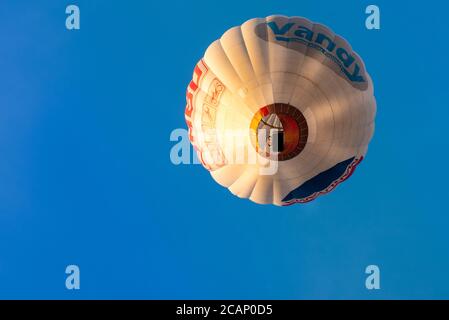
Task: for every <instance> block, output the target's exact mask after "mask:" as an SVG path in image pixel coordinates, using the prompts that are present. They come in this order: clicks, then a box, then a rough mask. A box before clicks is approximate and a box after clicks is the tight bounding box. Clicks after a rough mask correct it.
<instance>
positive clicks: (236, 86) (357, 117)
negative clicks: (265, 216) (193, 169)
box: [185, 16, 376, 205]
mask: <svg viewBox="0 0 449 320" xmlns="http://www.w3.org/2000/svg"><path fill="white" fill-rule="evenodd" d="M375 113H376V102H375V98H374V94H373V85H372V81H371V78H370V77H369V75H368V73H367V72H366V70H365V66H364V64H363V62H362V60H361V59H360V57H359V56H358V55H357V54H356V53H355V52H354V51H353V50H352V49H351V46H350V45H349V43H348V42H347V41H346V40H344V39H343V38H341V37H340V36H338V35H336V34H335V33H333V32H332V31H331V30H330V29H329V28H327V27H326V26H324V25H321V24H317V23H313V22H311V21H309V20H307V19H305V18H301V17H285V16H269V17H267V18H256V19H251V20H249V21H247V22H245V23H244V24H243V25H241V26H239V27H234V28H231V29H229V30H228V31H226V32H225V33H224V34H223V36H222V37H221V38H220V39H219V40H216V41H215V42H213V43H212V44H211V45H210V46H209V47H208V49H207V50H206V53H205V54H204V57H203V58H202V59H201V60H200V61H199V62H198V64H197V65H196V67H195V69H194V72H193V79H192V81H191V82H190V84H189V85H188V88H187V106H186V111H185V118H186V122H187V125H188V127H189V138H190V141H191V143H192V144H193V146H194V147H195V149H196V150H197V154H198V157H199V159H200V160H201V162H202V163H203V165H204V167H205V168H207V169H208V170H209V171H210V173H211V175H212V177H213V178H214V179H215V181H216V182H218V183H219V184H220V185H222V186H224V187H226V188H229V190H230V191H231V192H232V193H233V194H234V195H236V196H238V197H242V198H249V199H250V200H252V201H254V202H256V203H261V204H275V205H289V204H293V203H304V202H308V201H311V200H313V199H315V198H316V197H318V196H319V195H321V194H325V193H328V192H330V191H331V190H333V189H334V188H335V187H336V186H337V185H338V184H339V183H340V182H342V181H344V180H346V179H347V178H348V177H349V176H350V175H351V174H352V173H353V171H354V169H355V167H356V166H357V165H358V164H359V163H360V161H362V159H363V157H364V156H365V154H366V151H367V148H368V143H369V141H370V139H371V137H372V135H373V131H374V118H375Z"/></svg>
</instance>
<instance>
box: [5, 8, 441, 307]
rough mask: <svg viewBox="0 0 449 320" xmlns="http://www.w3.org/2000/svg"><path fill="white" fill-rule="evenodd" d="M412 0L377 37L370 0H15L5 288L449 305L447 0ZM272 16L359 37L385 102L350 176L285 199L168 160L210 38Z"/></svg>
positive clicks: (9, 37)
mask: <svg viewBox="0 0 449 320" xmlns="http://www.w3.org/2000/svg"><path fill="white" fill-rule="evenodd" d="M70 3H75V4H78V5H79V6H80V9H81V30H79V31H75V32H73V31H67V30H66V29H65V16H66V15H65V6H66V5H67V4H70ZM402 3H403V4H400V3H399V1H394V2H393V1H375V2H374V4H377V5H378V6H379V7H380V9H381V30H380V31H368V30H367V29H365V27H364V20H365V13H364V11H365V7H366V6H367V5H368V4H371V2H367V1H318V0H315V1H279V0H276V1H274V0H270V1H268V0H263V1H260V0H259V1H249V0H248V1H247V0H245V1H242V0H227V1H222V2H216V1H215V2H211V1H185V0H183V1H158V2H155V1H143V0H142V1H105V0H103V1H100V0H98V1H87V0H84V1H81V0H79V1H72V2H67V3H66V2H65V1H56V0H54V1H12V0H9V1H2V3H1V4H0V39H1V43H0V298H64V299H65V298H68V299H80V298H181V299H182V298H204V299H208V298H236V299H237V298H266V299H271V298H275V299H278V298H288V299H296V298H300V299H302V298H321V299H325V298H337V299H341V298H362V299H378V298H449V273H448V270H449V248H448V246H449V233H448V231H447V230H448V226H449V212H448V208H447V207H448V206H447V201H448V196H449V192H448V187H447V181H448V178H449V177H448V171H447V169H446V165H447V156H448V154H449V153H448V148H449V143H448V137H449V126H448V117H449V109H448V108H449V90H448V85H447V79H446V78H447V75H448V71H449V67H448V62H447V52H448V50H449V45H448V42H447V41H446V39H447V32H448V29H449V27H448V22H447V13H446V11H447V10H448V9H449V7H448V6H447V4H444V3H443V2H441V1H439V2H437V1H426V2H425V4H420V5H418V4H416V5H415V4H413V3H410V2H405V1H403V2H402ZM270 14H284V15H299V16H304V17H307V18H309V19H311V20H314V21H317V22H320V23H323V24H325V25H327V26H329V27H330V28H332V29H333V30H334V31H335V32H336V33H337V34H339V35H342V36H343V37H344V38H346V39H347V40H348V41H349V42H350V43H351V45H352V47H353V48H354V50H355V51H357V52H358V53H359V54H360V55H361V57H362V58H363V60H364V62H365V63H366V66H367V70H368V72H369V73H370V75H371V76H372V78H373V81H374V86H375V95H376V99H377V104H378V113H377V118H376V132H375V135H374V138H373V140H372V142H371V144H370V149H369V151H368V154H367V157H366V159H365V160H364V161H363V162H362V164H361V165H360V166H359V168H358V169H357V171H356V172H355V174H354V175H353V176H352V177H351V179H350V180H348V181H347V182H345V183H344V184H342V185H341V186H339V187H338V188H337V189H336V190H335V191H334V192H332V193H331V194H329V195H326V196H323V197H320V198H319V199H318V200H316V201H314V202H312V203H310V204H307V205H295V206H291V207H287V208H278V207H274V206H260V205H256V204H254V203H252V202H250V201H247V200H241V199H239V198H236V197H234V196H232V195H231V194H230V193H229V192H228V191H227V190H226V189H224V188H222V187H220V186H219V185H217V184H216V183H215V182H214V181H213V180H212V179H211V177H210V176H209V174H208V172H207V171H206V170H204V169H203V168H202V167H201V166H199V165H195V166H174V165H172V164H171V162H170V157H169V151H170V148H171V147H172V146H173V143H172V142H170V141H169V136H170V132H171V131H172V130H173V129H174V128H180V127H185V122H184V114H183V112H184V106H185V89H186V85H187V83H188V82H189V80H190V78H191V74H192V70H193V67H194V65H195V63H196V62H197V61H198V60H199V59H200V58H201V57H202V54H203V53H204V50H205V49H206V47H207V45H208V44H209V43H210V42H212V41H213V40H215V39H216V38H218V37H219V36H220V35H221V34H222V33H223V32H224V31H225V30H227V29H228V28H230V27H232V26H235V25H239V24H241V23H243V22H244V21H246V20H247V19H249V18H253V17H258V16H259V17H263V16H267V15H270ZM69 264H77V265H79V266H80V268H81V290H79V291H68V290H66V289H65V285H64V284H65V277H66V275H65V273H64V271H65V267H66V266H67V265H69ZM369 264H376V265H378V266H379V267H380V269H381V290H379V291H375V292H373V291H368V290H366V289H365V286H364V281H365V277H366V275H365V274H364V270H365V267H366V266H367V265H369Z"/></svg>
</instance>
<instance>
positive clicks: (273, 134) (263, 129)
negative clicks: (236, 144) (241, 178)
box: [250, 103, 309, 161]
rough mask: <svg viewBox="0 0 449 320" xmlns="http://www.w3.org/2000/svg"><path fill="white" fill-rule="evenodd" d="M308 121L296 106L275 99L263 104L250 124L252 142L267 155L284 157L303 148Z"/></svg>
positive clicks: (275, 157) (262, 154) (259, 151)
mask: <svg viewBox="0 0 449 320" xmlns="http://www.w3.org/2000/svg"><path fill="white" fill-rule="evenodd" d="M308 133H309V130H308V127H307V121H306V119H305V117H304V115H303V114H302V113H301V111H299V110H298V109H297V108H295V107H293V106H291V105H289V104H285V103H274V104H271V105H268V106H265V107H262V108H260V109H259V110H258V111H257V112H256V113H255V114H254V116H253V119H252V120H251V124H250V134H251V143H252V145H253V147H254V148H255V149H256V151H257V152H258V153H259V154H260V155H261V156H262V157H264V158H267V159H271V160H277V161H285V160H289V159H292V158H294V157H296V156H297V155H298V154H300V153H301V151H302V150H304V148H305V146H306V143H307V137H308Z"/></svg>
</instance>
